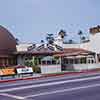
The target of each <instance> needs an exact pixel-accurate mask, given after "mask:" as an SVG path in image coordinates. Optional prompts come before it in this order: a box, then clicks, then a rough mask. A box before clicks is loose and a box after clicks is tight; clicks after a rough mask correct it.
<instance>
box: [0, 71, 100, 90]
mask: <svg viewBox="0 0 100 100" xmlns="http://www.w3.org/2000/svg"><path fill="white" fill-rule="evenodd" d="M93 75H100V73H93V74H91V75H90V74H89V75H88V74H86V75H84V74H82V75H74V76H67V77H66V76H63V77H61V76H56V77H55V78H54V77H53V78H49V79H48V78H45V79H42V80H41V79H37V80H35V81H33V80H31V82H30V81H29V82H27V81H24V83H22V82H23V81H22V82H21V81H20V82H21V83H20V82H18V83H13V84H11V83H10V84H3V86H2V85H1V86H0V88H1V87H2V88H3V87H9V86H16V85H17V86H20V85H28V84H32V83H37V84H38V82H48V81H49V82H50V81H56V80H60V79H70V78H73V79H74V78H75V79H77V78H85V77H84V76H88V77H93ZM0 84H1V83H0Z"/></svg>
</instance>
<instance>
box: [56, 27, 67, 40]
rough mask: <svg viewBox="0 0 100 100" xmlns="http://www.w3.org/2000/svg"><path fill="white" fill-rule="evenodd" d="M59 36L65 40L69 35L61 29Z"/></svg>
mask: <svg viewBox="0 0 100 100" xmlns="http://www.w3.org/2000/svg"><path fill="white" fill-rule="evenodd" d="M58 35H60V36H61V38H62V39H63V38H64V37H65V36H66V35H67V34H66V31H64V30H62V29H61V30H60V32H59V33H58Z"/></svg>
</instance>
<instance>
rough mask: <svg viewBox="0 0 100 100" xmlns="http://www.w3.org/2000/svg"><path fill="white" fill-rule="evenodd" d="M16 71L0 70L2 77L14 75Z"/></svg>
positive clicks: (9, 69) (10, 69) (12, 69)
mask: <svg viewBox="0 0 100 100" xmlns="http://www.w3.org/2000/svg"><path fill="white" fill-rule="evenodd" d="M14 74H15V69H14V68H6V69H1V70H0V75H14Z"/></svg>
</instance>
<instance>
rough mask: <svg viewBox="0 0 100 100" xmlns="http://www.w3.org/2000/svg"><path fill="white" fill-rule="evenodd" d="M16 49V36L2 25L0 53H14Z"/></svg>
mask: <svg viewBox="0 0 100 100" xmlns="http://www.w3.org/2000/svg"><path fill="white" fill-rule="evenodd" d="M15 51H16V40H15V38H14V37H13V35H12V34H11V33H10V32H9V31H8V30H7V29H6V28H4V27H3V26H1V25H0V55H6V54H13V52H15Z"/></svg>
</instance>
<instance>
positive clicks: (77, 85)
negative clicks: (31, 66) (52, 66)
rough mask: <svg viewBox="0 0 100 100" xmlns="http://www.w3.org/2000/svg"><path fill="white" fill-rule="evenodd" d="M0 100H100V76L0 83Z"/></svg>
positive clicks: (62, 77) (61, 77)
mask: <svg viewBox="0 0 100 100" xmlns="http://www.w3.org/2000/svg"><path fill="white" fill-rule="evenodd" d="M0 100H100V74H95V75H94V74H93V75H81V76H80V75H77V76H68V77H67V76H60V77H53V78H45V79H39V80H38V79H37V80H26V81H24V80H23V81H18V82H13V83H0Z"/></svg>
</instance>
